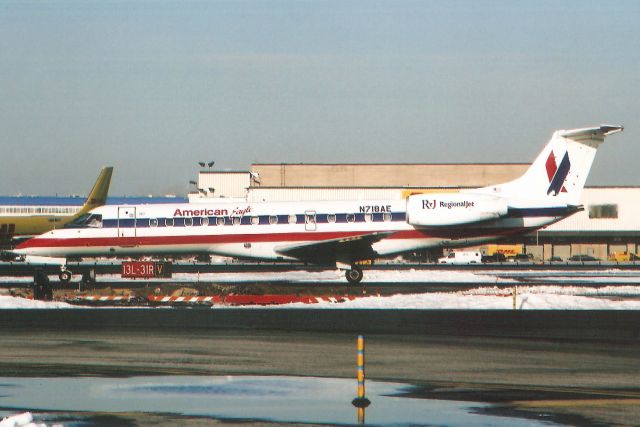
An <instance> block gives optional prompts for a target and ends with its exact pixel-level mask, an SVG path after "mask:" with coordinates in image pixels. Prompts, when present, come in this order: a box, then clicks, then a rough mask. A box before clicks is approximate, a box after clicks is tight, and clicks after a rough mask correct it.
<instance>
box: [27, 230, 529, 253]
mask: <svg viewBox="0 0 640 427" xmlns="http://www.w3.org/2000/svg"><path fill="white" fill-rule="evenodd" d="M523 230H525V229H524V228H521V227H516V228H494V229H488V228H473V229H470V228H469V229H430V230H403V231H397V232H395V233H394V234H392V235H390V236H388V237H386V238H387V239H394V240H395V239H421V238H429V237H435V238H438V237H440V238H443V239H460V238H470V237H481V236H495V235H499V236H508V235H512V234H517V233H521V232H522V231H523ZM378 232H380V231H378ZM372 233H375V231H366V232H362V231H340V232H300V233H260V234H216V235H208V234H205V235H189V236H137V237H116V236H114V237H88V238H84V237H83V238H45V237H37V238H34V239H30V240H27V241H25V242H23V243H21V244H20V245H18V247H17V248H16V249H27V248H47V247H51V248H54V247H78V248H79V247H86V248H89V247H118V246H158V245H190V244H195V245H198V244H225V243H265V242H270V243H278V242H320V241H325V240H334V239H343V238H349V237H358V236H366V235H369V234H372Z"/></svg>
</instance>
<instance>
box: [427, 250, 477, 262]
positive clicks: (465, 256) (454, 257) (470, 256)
mask: <svg viewBox="0 0 640 427" xmlns="http://www.w3.org/2000/svg"><path fill="white" fill-rule="evenodd" d="M481 262H482V254H481V253H480V252H477V251H476V252H472V251H459V252H449V255H448V256H446V257H443V258H439V259H438V264H480V263H481Z"/></svg>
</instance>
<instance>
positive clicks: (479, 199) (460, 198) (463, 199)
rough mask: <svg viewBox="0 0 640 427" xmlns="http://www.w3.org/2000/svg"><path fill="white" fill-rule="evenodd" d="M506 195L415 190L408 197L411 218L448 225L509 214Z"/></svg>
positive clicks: (415, 222)
mask: <svg viewBox="0 0 640 427" xmlns="http://www.w3.org/2000/svg"><path fill="white" fill-rule="evenodd" d="M507 211H508V207H507V202H506V200H505V199H503V198H501V197H496V196H490V195H485V194H472V193H427V194H415V195H412V196H409V198H408V199H407V222H408V223H409V224H411V225H415V226H417V227H444V226H449V225H464V224H471V223H474V222H481V221H489V220H492V219H497V218H500V217H503V216H505V215H507Z"/></svg>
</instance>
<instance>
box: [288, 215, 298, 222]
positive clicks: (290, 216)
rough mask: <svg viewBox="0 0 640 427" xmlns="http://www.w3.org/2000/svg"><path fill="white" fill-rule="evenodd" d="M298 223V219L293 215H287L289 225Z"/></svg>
mask: <svg viewBox="0 0 640 427" xmlns="http://www.w3.org/2000/svg"><path fill="white" fill-rule="evenodd" d="M297 222H298V219H297V218H296V216H295V215H289V224H295V223H297Z"/></svg>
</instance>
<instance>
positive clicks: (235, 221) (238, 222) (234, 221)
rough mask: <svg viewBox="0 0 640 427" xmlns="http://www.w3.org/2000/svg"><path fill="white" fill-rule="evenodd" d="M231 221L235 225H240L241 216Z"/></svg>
mask: <svg viewBox="0 0 640 427" xmlns="http://www.w3.org/2000/svg"><path fill="white" fill-rule="evenodd" d="M231 221H232V224H233V225H240V222H241V218H240V217H239V216H234V217H233V218H232V219H231Z"/></svg>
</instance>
